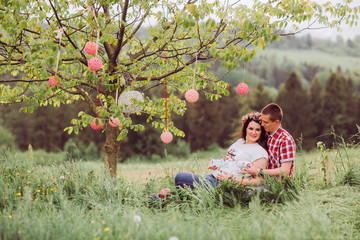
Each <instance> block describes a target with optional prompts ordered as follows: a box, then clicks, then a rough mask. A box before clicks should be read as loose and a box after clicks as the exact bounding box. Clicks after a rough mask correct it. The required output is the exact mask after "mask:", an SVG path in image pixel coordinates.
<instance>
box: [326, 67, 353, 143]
mask: <svg viewBox="0 0 360 240" xmlns="http://www.w3.org/2000/svg"><path fill="white" fill-rule="evenodd" d="M346 84H347V83H346V79H345V77H344V76H343V75H342V74H339V73H332V74H331V76H330V78H329V79H328V81H327V82H326V85H325V95H324V110H323V117H324V119H325V120H326V121H325V124H324V130H325V133H330V132H331V131H332V128H334V129H335V131H336V133H337V134H340V135H346V132H345V131H344V130H345V128H346V126H347V125H348V124H349V123H350V122H351V119H349V118H348V117H347V115H346V112H347V106H346V105H347V92H346V86H345V85H346ZM354 127H355V126H354ZM344 137H345V136H344ZM324 142H326V143H327V144H330V143H332V142H333V139H332V138H331V137H330V138H327V139H325V141H324Z"/></svg>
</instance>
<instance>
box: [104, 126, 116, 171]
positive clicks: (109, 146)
mask: <svg viewBox="0 0 360 240" xmlns="http://www.w3.org/2000/svg"><path fill="white" fill-rule="evenodd" d="M105 134H106V140H105V146H104V152H105V156H104V170H105V172H106V171H110V176H111V177H112V178H115V177H116V169H117V160H118V156H119V151H120V142H119V141H117V140H116V139H117V136H118V134H119V129H118V128H114V127H111V126H110V125H109V124H106V129H105Z"/></svg>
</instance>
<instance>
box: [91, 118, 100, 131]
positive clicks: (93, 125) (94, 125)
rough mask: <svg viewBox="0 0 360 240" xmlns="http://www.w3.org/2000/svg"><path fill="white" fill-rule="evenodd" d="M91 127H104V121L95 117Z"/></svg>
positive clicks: (96, 128)
mask: <svg viewBox="0 0 360 240" xmlns="http://www.w3.org/2000/svg"><path fill="white" fill-rule="evenodd" d="M96 120H98V124H99V126H97V125H96ZM91 127H92V128H93V129H94V130H100V129H101V128H102V127H103V123H102V121H101V119H100V118H94V119H93V120H92V122H91Z"/></svg>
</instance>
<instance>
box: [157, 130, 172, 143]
mask: <svg viewBox="0 0 360 240" xmlns="http://www.w3.org/2000/svg"><path fill="white" fill-rule="evenodd" d="M160 138H161V141H163V142H164V143H166V144H167V143H169V142H171V141H172V140H173V136H172V134H171V133H170V132H163V133H162V134H161V136H160Z"/></svg>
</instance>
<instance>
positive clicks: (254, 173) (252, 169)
mask: <svg viewBox="0 0 360 240" xmlns="http://www.w3.org/2000/svg"><path fill="white" fill-rule="evenodd" d="M259 171H260V168H258V167H255V166H254V165H253V164H249V165H247V168H245V169H244V173H248V174H250V175H252V176H257V175H258V174H259Z"/></svg>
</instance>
